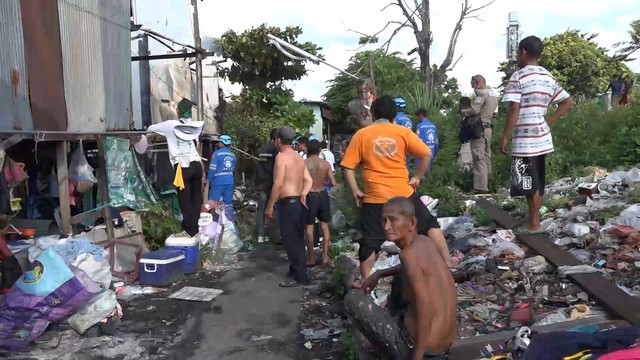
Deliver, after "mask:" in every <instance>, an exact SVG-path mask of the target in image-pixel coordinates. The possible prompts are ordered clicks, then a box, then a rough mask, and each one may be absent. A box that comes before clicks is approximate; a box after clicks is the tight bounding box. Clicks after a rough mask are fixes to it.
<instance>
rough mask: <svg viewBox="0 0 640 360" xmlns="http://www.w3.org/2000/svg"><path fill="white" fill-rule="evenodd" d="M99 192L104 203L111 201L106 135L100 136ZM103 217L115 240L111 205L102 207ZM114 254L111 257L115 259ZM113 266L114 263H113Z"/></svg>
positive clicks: (109, 235) (110, 238) (109, 233)
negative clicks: (105, 146) (105, 143)
mask: <svg viewBox="0 0 640 360" xmlns="http://www.w3.org/2000/svg"><path fill="white" fill-rule="evenodd" d="M98 192H99V193H100V201H101V202H102V204H103V205H107V204H109V203H110V202H111V199H109V186H108V177H107V159H106V154H105V148H104V136H100V137H98ZM102 218H103V219H104V225H105V226H106V228H107V238H108V239H109V240H113V238H114V235H113V219H112V218H111V207H110V206H105V207H104V208H103V209H102ZM113 259H114V256H112V257H111V260H112V261H113ZM111 268H113V263H112V264H111Z"/></svg>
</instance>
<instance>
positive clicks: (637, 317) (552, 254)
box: [476, 199, 640, 325]
mask: <svg viewBox="0 0 640 360" xmlns="http://www.w3.org/2000/svg"><path fill="white" fill-rule="evenodd" d="M476 204H477V205H478V206H480V207H481V208H483V209H485V210H487V211H488V212H489V213H490V214H491V215H492V216H493V218H494V219H495V221H496V222H497V223H498V224H499V225H501V226H503V227H506V228H513V227H514V226H515V220H514V219H513V217H511V215H509V214H508V213H507V212H506V211H504V210H502V209H501V208H500V207H498V206H497V205H495V204H493V203H491V202H489V201H488V200H485V199H477V200H476ZM517 238H518V240H520V241H521V242H523V243H525V244H526V245H527V246H529V247H530V248H531V249H532V250H534V251H535V252H537V253H538V254H540V255H542V256H543V257H544V258H545V259H547V261H549V262H550V263H551V264H553V265H554V266H574V265H583V263H582V262H581V261H580V260H578V259H576V258H575V256H573V255H571V254H570V253H568V252H566V251H565V250H564V249H563V248H561V247H560V246H558V245H556V244H554V243H553V241H552V240H551V239H549V236H548V235H546V234H538V235H530V236H518V237H517ZM568 278H569V279H570V280H571V281H573V282H574V283H576V284H577V285H578V286H580V287H581V288H582V290H584V291H585V292H586V293H588V294H589V295H590V296H591V297H592V298H593V299H596V300H597V301H598V302H600V304H601V305H602V306H604V307H605V308H606V309H607V311H609V312H610V313H611V314H613V315H614V316H616V317H617V318H620V319H624V320H626V321H628V322H629V323H631V324H633V325H640V311H639V310H638V309H640V299H639V298H636V297H633V296H631V295H629V294H627V293H626V292H624V291H623V290H622V289H620V288H619V287H618V286H617V285H616V284H614V283H613V282H611V281H609V280H607V279H605V278H604V277H603V276H602V275H601V274H600V273H591V274H574V275H569V276H568Z"/></svg>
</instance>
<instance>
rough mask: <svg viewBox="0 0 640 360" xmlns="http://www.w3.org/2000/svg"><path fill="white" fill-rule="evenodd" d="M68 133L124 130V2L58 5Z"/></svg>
mask: <svg viewBox="0 0 640 360" xmlns="http://www.w3.org/2000/svg"><path fill="white" fill-rule="evenodd" d="M58 11H59V13H60V32H61V41H62V63H63V72H64V87H65V90H64V91H65V98H66V104H67V112H68V123H69V126H68V131H69V132H102V131H106V130H126V129H129V121H130V116H131V115H130V108H131V50H130V46H131V45H130V35H131V33H130V29H129V26H130V25H129V15H130V8H129V0H109V1H96V0H58Z"/></svg>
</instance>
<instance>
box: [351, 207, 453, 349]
mask: <svg viewBox="0 0 640 360" xmlns="http://www.w3.org/2000/svg"><path fill="white" fill-rule="evenodd" d="M382 214H383V215H382V222H383V227H384V231H385V234H386V235H387V239H389V240H391V241H393V242H394V243H395V244H396V245H398V247H399V248H400V249H401V250H402V251H401V252H400V262H401V266H402V276H403V278H404V280H403V281H402V292H404V294H405V298H404V300H405V302H406V304H405V306H406V307H405V311H403V312H401V313H400V314H399V317H394V316H392V315H391V314H390V313H389V312H388V311H385V310H384V309H382V308H380V307H378V306H377V305H376V304H375V303H374V302H373V301H372V300H371V299H370V298H369V297H368V296H367V295H365V293H369V292H371V290H373V288H375V286H376V284H377V282H378V280H379V279H380V278H381V277H384V276H389V275H392V274H388V273H385V271H387V270H382V271H381V274H379V275H377V276H371V277H369V278H368V279H367V281H366V282H365V284H364V287H363V290H364V292H365V293H363V292H359V291H356V290H353V291H352V292H351V293H349V294H348V295H347V297H346V298H345V307H346V311H347V314H348V315H349V317H350V318H351V320H352V321H353V323H354V325H355V326H356V327H357V328H358V330H360V331H361V332H362V333H363V335H365V336H366V337H367V339H368V340H369V341H370V342H371V343H372V344H373V345H374V346H376V347H378V348H381V350H382V351H384V353H385V355H386V356H388V357H391V358H392V359H396V360H406V359H412V360H418V359H446V358H447V353H448V351H449V348H450V347H451V345H452V344H453V341H454V339H455V336H456V329H457V327H456V307H457V294H456V288H455V284H454V281H453V277H452V276H451V272H450V271H449V267H448V266H447V264H446V263H445V260H444V259H443V258H442V256H438V255H437V253H438V249H437V247H436V246H435V244H434V242H433V240H431V239H429V238H428V237H426V236H424V235H418V233H417V231H416V228H417V220H416V211H415V207H414V205H413V203H412V202H411V200H409V199H407V198H405V197H396V198H392V199H391V200H389V201H388V202H387V203H386V204H385V205H384V207H383V210H382Z"/></svg>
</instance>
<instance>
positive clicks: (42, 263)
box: [0, 248, 96, 352]
mask: <svg viewBox="0 0 640 360" xmlns="http://www.w3.org/2000/svg"><path fill="white" fill-rule="evenodd" d="M95 295H96V293H92V292H90V291H89V290H87V289H86V288H85V287H84V286H83V285H82V282H81V281H80V280H79V279H78V278H77V277H76V276H75V275H74V273H73V272H72V271H71V269H70V268H69V267H68V266H67V265H66V264H65V263H64V260H63V259H62V257H61V256H60V255H58V253H57V252H56V251H55V250H54V249H53V248H48V249H46V250H45V251H43V252H42V254H40V255H39V256H38V257H37V258H36V261H34V262H33V264H31V269H30V270H29V271H27V272H25V273H24V275H23V276H22V278H20V280H18V281H17V282H16V284H15V285H14V286H13V287H12V288H11V289H10V290H9V292H8V293H7V295H6V296H5V297H4V299H3V300H2V303H0V351H3V352H10V351H19V350H24V349H25V348H27V347H28V346H29V344H30V343H31V342H32V341H33V340H35V339H36V338H38V337H39V336H40V335H41V334H42V333H43V332H44V331H45V330H46V329H47V327H48V326H49V323H50V322H60V321H63V320H65V319H67V318H68V317H69V316H70V315H72V314H74V313H75V312H76V311H77V310H78V309H80V308H81V307H82V306H84V305H85V304H87V303H88V302H89V301H90V300H91V299H92V298H93V297H94V296H95Z"/></svg>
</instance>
